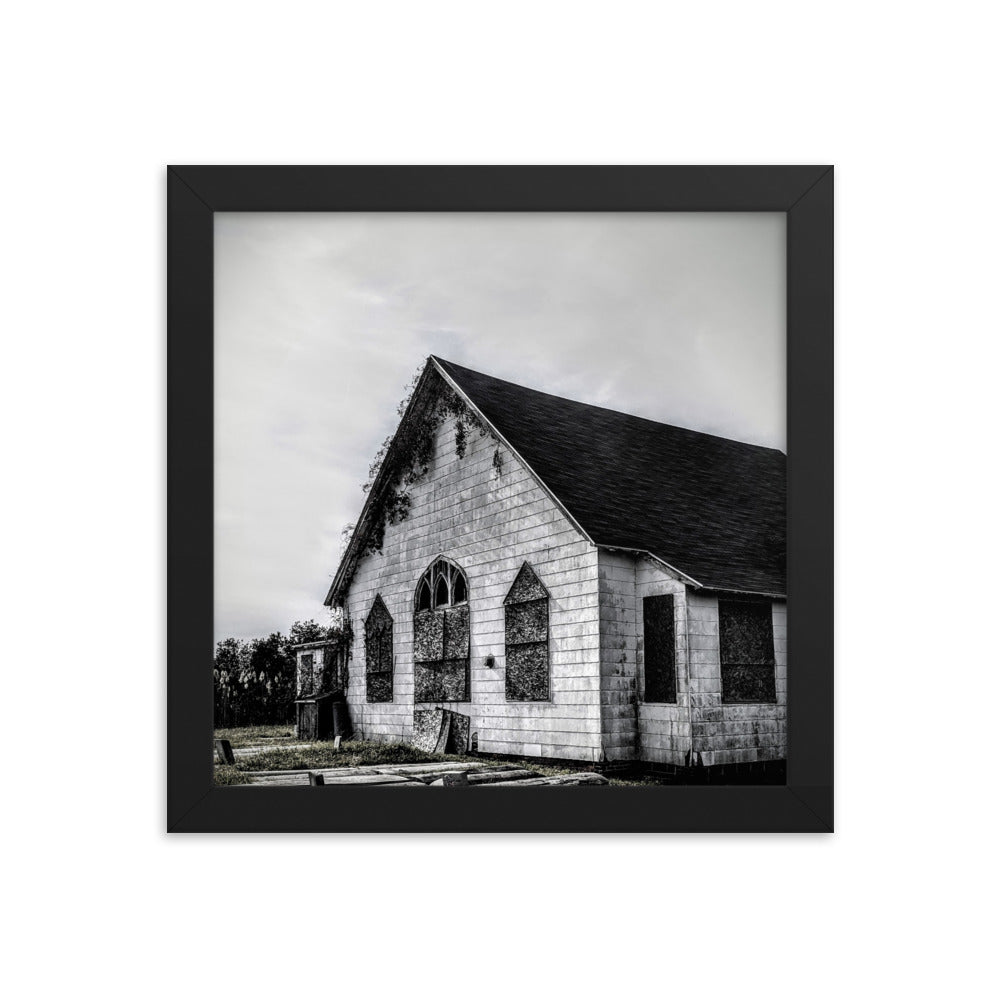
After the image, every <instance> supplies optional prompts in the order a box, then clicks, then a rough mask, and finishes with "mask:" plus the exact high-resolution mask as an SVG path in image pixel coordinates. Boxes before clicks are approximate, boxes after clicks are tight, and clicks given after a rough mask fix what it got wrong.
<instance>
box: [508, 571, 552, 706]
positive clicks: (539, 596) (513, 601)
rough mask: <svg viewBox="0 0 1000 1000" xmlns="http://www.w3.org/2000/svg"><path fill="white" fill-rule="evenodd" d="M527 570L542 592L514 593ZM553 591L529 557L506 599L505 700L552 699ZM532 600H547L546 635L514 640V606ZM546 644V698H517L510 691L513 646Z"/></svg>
mask: <svg viewBox="0 0 1000 1000" xmlns="http://www.w3.org/2000/svg"><path fill="white" fill-rule="evenodd" d="M525 572H528V573H530V574H531V577H532V580H533V581H534V583H535V584H537V586H538V592H535V593H533V594H532V595H531V596H527V597H521V596H512V595H514V591H515V588H516V587H517V586H518V583H519V581H520V580H521V577H522V576H523V575H524V573H525ZM551 599H552V598H551V595H550V594H549V590H548V587H546V586H545V584H544V583H542V580H541V577H539V575H538V572H537V571H536V570H535V567H534V566H532V565H531V563H529V562H527V561H525V562H523V563H522V564H521V565H520V567H519V568H518V571H517V573H515V574H514V580H513V582H512V583H511V585H510V587H509V588H508V590H507V594H506V596H505V597H504V599H503V624H504V644H503V651H504V678H503V690H504V701H505V702H507V703H508V704H511V705H531V704H541V703H543V702H550V701H552V649H551V642H550V640H551V633H552V628H551V614H550V613H549V603H550V601H551ZM529 604H544V605H545V638H544V639H527V640H522V641H520V642H511V641H510V638H509V630H510V625H511V622H510V619H511V617H512V611H511V609H513V608H523V607H525V606H527V605H529ZM540 646H544V648H545V696H544V697H542V698H513V697H511V694H510V688H511V686H510V652H511V649H512V648H513V649H519V648H521V649H526V648H528V647H535V648H537V647H540Z"/></svg>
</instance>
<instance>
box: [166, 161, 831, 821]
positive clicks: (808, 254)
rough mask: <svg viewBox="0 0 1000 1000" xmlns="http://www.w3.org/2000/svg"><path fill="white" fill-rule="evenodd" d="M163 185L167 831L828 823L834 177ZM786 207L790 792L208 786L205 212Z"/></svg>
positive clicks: (230, 177) (709, 171) (227, 170)
mask: <svg viewBox="0 0 1000 1000" xmlns="http://www.w3.org/2000/svg"><path fill="white" fill-rule="evenodd" d="M167 186H168V254H167V258H168V280H167V300H168V323H167V325H168V348H167V371H168V388H167V401H168V413H167V426H168V443H167V472H168V488H167V489H168V497H167V517H168V564H167V565H168V581H167V614H168V630H167V634H168V650H167V670H168V676H167V740H168V743H167V764H168V773H167V826H168V830H170V831H172V832H208V831H218V832H227V831H228V832H285V831H342V832H352V831H354V832H362V831H364V832H368V831H372V832H374V831H387V832H411V831H422V832H436V831H442V832H456V831H458V832H461V831H470V832H478V831H492V832H519V831H538V832H617V831H626V832H631V831H644V832H652V831H675V832H721V831H786V832H795V831H802V832H806V831H816V832H826V831H832V829H833V620H834V614H833V168H832V167H831V166H731V167H715V166H685V167H667V166H630V167H624V166H599V167H596V166H582V167H581V166H565V167H563V166H559V167H556V166H551V167H494V166H483V167H428V166H416V167H382V166H332V167H327V166H306V167H291V166H288V167H285V166H274V167H263V166H173V167H169V168H168V171H167ZM231 211H240V212H340V211H351V212H382V211H393V212H397V211H426V212H464V211H478V212H482V211H490V212H513V211H519V212H524V211H528V212H530V211H546V212H552V211H565V212H573V211H586V212H595V211H597V212H681V211H683V212H696V211H711V212H757V211H765V212H776V211H779V212H785V213H786V215H787V296H788V301H787V329H788V350H787V379H788V383H787V384H788V396H787V407H788V435H787V442H788V444H787V454H788V608H789V616H788V645H789V663H790V664H791V665H792V666H791V669H790V670H789V677H788V742H789V753H788V765H787V784H786V785H785V786H711V785H709V786H698V787H690V786H676V787H674V786H671V787H657V786H635V787H629V788H625V787H607V788H597V789H595V788H535V789H533V790H531V791H525V790H520V789H516V788H515V789H497V790H496V791H494V792H491V793H490V794H488V795H485V794H476V793H469V792H461V791H459V792H450V793H441V794H437V793H427V792H424V791H420V790H415V789H397V790H392V791H387V790H385V789H381V788H364V787H348V788H339V787H338V788H337V789H336V791H335V792H333V791H332V790H328V791H326V792H322V791H318V790H317V789H315V788H309V787H280V788H256V789H253V790H250V789H246V788H240V787H216V786H214V785H213V777H212V767H213V765H212V758H211V753H210V747H211V743H210V736H211V732H212V728H213V698H212V670H211V661H212V656H213V629H212V623H213V563H212V549H213V434H212V428H213V254H214V246H213V231H214V226H213V221H214V213H215V212H231Z"/></svg>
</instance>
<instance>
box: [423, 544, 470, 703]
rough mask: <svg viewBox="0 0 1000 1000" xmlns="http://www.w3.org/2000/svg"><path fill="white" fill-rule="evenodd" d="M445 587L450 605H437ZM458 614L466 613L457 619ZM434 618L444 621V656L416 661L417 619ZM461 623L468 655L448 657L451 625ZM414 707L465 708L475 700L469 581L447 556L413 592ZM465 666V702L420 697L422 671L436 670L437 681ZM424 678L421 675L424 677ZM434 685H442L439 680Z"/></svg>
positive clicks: (439, 559) (435, 562)
mask: <svg viewBox="0 0 1000 1000" xmlns="http://www.w3.org/2000/svg"><path fill="white" fill-rule="evenodd" d="M442 583H443V584H444V585H445V588H446V591H447V603H444V602H438V600H437V592H438V588H439V587H440V585H441V584H442ZM425 588H426V590H427V594H428V598H429V599H428V603H427V604H426V605H423V606H422V604H421V594H422V592H423V591H424V589H425ZM459 588H461V591H460V592H462V593H464V596H463V598H462V599H461V600H455V594H456V592H459ZM456 612H464V613H463V614H458V615H456ZM428 614H429V615H432V616H437V615H440V617H441V651H442V656H441V657H440V658H438V659H434V660H423V659H418V658H417V646H418V625H417V616H418V615H428ZM456 619H457V620H458V621H461V622H462V628H463V629H464V633H465V634H464V639H465V653H464V655H463V656H458V657H455V656H451V657H449V656H446V655H444V654H446V653H447V652H448V649H449V646H450V643H449V641H448V634H449V625H453V624H454V622H455V620H456ZM412 621H413V643H414V645H413V652H412V657H411V659H412V662H413V703H414V705H435V704H465V703H468V702H471V700H472V676H471V652H470V650H471V642H472V626H471V621H470V607H469V578H468V576H466V573H465V570H463V569H462V567H461V566H459V565H458V563H456V562H455V561H454V560H453V559H449V558H448V557H447V556H445V555H439V556H438V557H437V558H436V559H434V560H433V562H431V564H430V565H429V566H428V567H427V569H425V570H424V572H423V573H422V574H421V575H420V579H419V580H418V581H417V586H416V588H415V589H414V592H413V614H412ZM459 664H462V665H464V668H465V670H464V689H463V690H464V697H462V698H443V697H442V698H430V699H423V698H420V697H418V696H419V694H420V693H421V691H422V686H421V683H420V676H418V673H419V672H420V671H434V670H435V669H436V670H437V675H438V677H440V676H441V673H442V671H445V670H448V671H454V670H455V668H456V666H457V665H459ZM421 676H422V675H421ZM435 683H440V680H438V681H436V682H435Z"/></svg>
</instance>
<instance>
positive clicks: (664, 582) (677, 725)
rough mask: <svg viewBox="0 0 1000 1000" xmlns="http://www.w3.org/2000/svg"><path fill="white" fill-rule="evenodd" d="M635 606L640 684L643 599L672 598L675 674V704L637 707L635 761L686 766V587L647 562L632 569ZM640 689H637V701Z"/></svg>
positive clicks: (688, 745)
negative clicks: (633, 573) (637, 739)
mask: <svg viewBox="0 0 1000 1000" xmlns="http://www.w3.org/2000/svg"><path fill="white" fill-rule="evenodd" d="M635 589H636V605H637V609H638V618H637V621H638V625H637V631H638V640H637V660H638V667H639V677H640V681H642V680H643V671H644V668H645V664H644V662H643V646H644V641H643V634H642V631H643V630H642V601H643V598H644V597H654V596H656V595H659V594H673V597H674V639H675V644H676V648H675V651H674V664H675V669H676V671H677V703H676V704H673V705H670V704H646V703H645V702H643V701H640V703H639V758H640V759H641V760H644V761H647V762H652V763H656V764H673V765H676V766H677V767H682V766H684V765H685V764H688V763H689V762H690V761H689V753H690V750H691V688H690V684H689V683H688V618H687V587H686V586H685V585H684V584H683V583H682V582H681V581H679V580H677V579H675V578H673V577H672V576H671V575H670V574H669V573H668V572H667V571H666V570H665V569H664V568H663V567H662V566H660V565H659V564H658V563H655V562H653V561H652V560H650V559H642V560H640V561H639V562H638V564H637V565H636V588H635ZM643 689H644V686H643V685H640V698H641V697H642V691H643Z"/></svg>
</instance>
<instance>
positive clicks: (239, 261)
mask: <svg viewBox="0 0 1000 1000" xmlns="http://www.w3.org/2000/svg"><path fill="white" fill-rule="evenodd" d="M167 183H168V244H169V246H168V269H169V273H168V310H169V313H168V434H169V439H168V490H169V496H168V521H169V523H168V549H169V551H168V574H169V579H168V637H169V649H168V808H167V814H168V829H169V830H170V831H172V832H207V831H219V832H225V831H232V832H239V831H247V832H268V831H275V832H280V831H331V832H337V831H345V832H347V831H388V832H411V831H447V832H464V831H469V832H477V831H493V832H506V831H510V832H518V831H539V832H602V831H636V832H640V831H646V832H651V831H678V832H681V831H683V832H702V831H703V832H721V831H733V832H736V831H788V832H795V831H801V832H810V831H815V832H829V831H832V829H833V168H832V167H829V166H747V167H710V166H705V167H221V166H220V167H191V166H176V167H170V168H169V169H168V175H167Z"/></svg>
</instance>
